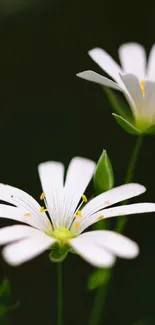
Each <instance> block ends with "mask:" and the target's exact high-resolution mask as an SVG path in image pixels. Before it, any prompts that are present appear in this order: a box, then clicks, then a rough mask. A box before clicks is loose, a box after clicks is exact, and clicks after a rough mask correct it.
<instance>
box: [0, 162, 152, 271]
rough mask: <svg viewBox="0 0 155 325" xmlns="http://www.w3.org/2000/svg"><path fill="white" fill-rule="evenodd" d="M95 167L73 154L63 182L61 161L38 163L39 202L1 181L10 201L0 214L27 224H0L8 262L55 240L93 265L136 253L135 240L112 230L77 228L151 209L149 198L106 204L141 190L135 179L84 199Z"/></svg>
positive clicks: (15, 261) (17, 260) (2, 192)
mask: <svg viewBox="0 0 155 325" xmlns="http://www.w3.org/2000/svg"><path fill="white" fill-rule="evenodd" d="M94 169H95V163H94V162H93V161H91V160H88V159H84V158H80V157H75V158H73V159H72V160H71V162H70V164H69V167H68V170H67V174H66V180H65V184H63V179H64V166H63V164H61V163H59V162H53V161H51V162H45V163H42V164H40V165H39V168H38V170H39V176H40V180H41V183H42V188H43V193H42V194H41V196H40V199H42V200H43V199H44V202H45V205H46V207H41V206H40V205H39V204H38V202H37V201H36V200H35V199H34V198H32V197H31V196H30V195H29V194H27V193H26V192H24V191H22V190H20V189H18V188H15V187H12V186H9V185H4V184H0V199H1V200H3V201H6V202H9V203H11V204H12V205H14V206H9V205H5V204H0V217H1V218H8V219H13V220H16V221H19V222H23V223H25V224H27V225H13V226H9V227H5V228H2V229H0V245H6V246H5V247H4V248H3V251H2V254H3V257H4V259H5V260H6V261H7V262H8V263H9V264H10V265H13V266H16V265H19V264H22V263H24V262H26V261H28V260H30V259H32V258H34V257H36V256H38V255H39V254H41V253H42V252H44V251H45V250H48V249H52V248H54V247H56V246H55V245H57V247H59V248H61V249H63V248H64V247H65V249H66V247H67V252H68V250H69V249H72V250H74V251H75V252H76V253H78V254H79V255H81V257H83V258H84V259H85V260H86V261H88V262H90V263H91V264H92V265H94V266H97V267H109V266H112V265H113V263H114V262H115V258H116V256H119V257H123V258H134V257H136V256H137V255H138V253H139V248H138V245H137V244H136V243H135V242H133V241H131V240H130V239H128V238H126V237H124V236H122V235H120V234H118V233H115V232H113V231H108V230H98V231H88V232H85V233H83V234H82V232H83V231H84V230H85V229H86V228H87V227H89V226H91V225H92V224H93V223H95V222H97V221H99V220H101V219H103V218H110V217H114V216H120V215H128V214H134V213H142V212H152V211H155V204H154V203H138V204H131V205H124V206H118V207H112V208H107V207H108V206H110V205H113V204H115V203H118V202H121V201H123V200H126V199H129V198H132V197H135V196H137V195H140V194H141V193H143V192H145V187H144V186H142V185H139V184H126V185H122V186H118V187H116V188H113V189H112V190H109V191H107V192H105V193H103V194H100V195H99V196H97V197H95V198H93V199H92V200H90V202H88V203H86V202H87V199H86V196H85V195H84V194H83V193H84V192H85V189H86V188H87V186H88V184H89V182H90V180H91V178H92V175H93V173H94ZM85 203H86V204H85ZM83 204H85V206H84V207H82V205H83ZM51 252H52V251H51Z"/></svg>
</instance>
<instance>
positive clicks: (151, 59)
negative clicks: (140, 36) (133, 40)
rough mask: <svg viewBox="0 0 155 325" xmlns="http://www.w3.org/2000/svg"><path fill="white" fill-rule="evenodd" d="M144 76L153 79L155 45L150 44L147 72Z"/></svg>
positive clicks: (154, 79) (154, 78)
mask: <svg viewBox="0 0 155 325" xmlns="http://www.w3.org/2000/svg"><path fill="white" fill-rule="evenodd" d="M146 78H148V79H150V80H152V81H155V45H153V46H152V49H151V51H150V55H149V58H148V66H147V74H146Z"/></svg>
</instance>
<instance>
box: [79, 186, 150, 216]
mask: <svg viewBox="0 0 155 325" xmlns="http://www.w3.org/2000/svg"><path fill="white" fill-rule="evenodd" d="M145 191H146V188H145V187H144V186H143V185H140V184H136V183H130V184H125V185H121V186H117V187H115V188H113V189H111V190H109V191H106V192H104V193H102V194H100V195H98V196H96V197H95V198H94V199H92V200H91V201H90V202H89V203H88V204H87V205H86V206H85V207H84V208H83V209H82V215H83V217H85V216H87V215H91V214H93V213H94V212H97V211H99V210H101V209H103V208H105V207H107V206H109V205H113V204H115V203H118V202H121V201H124V200H127V199H130V198H132V197H135V196H137V195H140V194H142V193H144V192H145Z"/></svg>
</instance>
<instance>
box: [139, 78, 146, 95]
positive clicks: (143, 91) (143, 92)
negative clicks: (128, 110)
mask: <svg viewBox="0 0 155 325" xmlns="http://www.w3.org/2000/svg"><path fill="white" fill-rule="evenodd" d="M140 86H141V89H142V94H143V95H144V94H145V81H144V80H141V81H140Z"/></svg>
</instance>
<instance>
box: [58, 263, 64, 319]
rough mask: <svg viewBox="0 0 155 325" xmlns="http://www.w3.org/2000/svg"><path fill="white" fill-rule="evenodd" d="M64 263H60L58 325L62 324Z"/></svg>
mask: <svg viewBox="0 0 155 325" xmlns="http://www.w3.org/2000/svg"><path fill="white" fill-rule="evenodd" d="M62 280H63V279H62V263H61V262H60V263H58V325H62V300H63V298H62V289H63V285H62Z"/></svg>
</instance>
